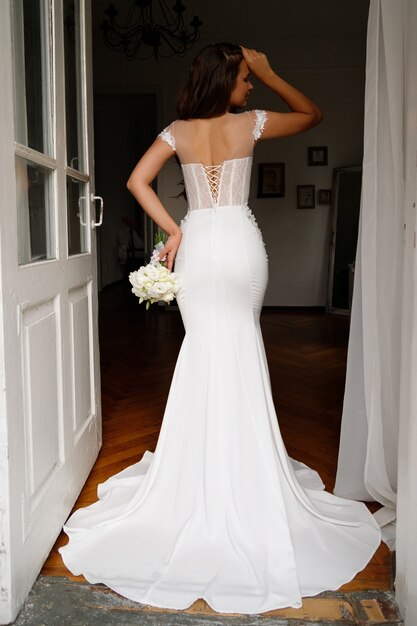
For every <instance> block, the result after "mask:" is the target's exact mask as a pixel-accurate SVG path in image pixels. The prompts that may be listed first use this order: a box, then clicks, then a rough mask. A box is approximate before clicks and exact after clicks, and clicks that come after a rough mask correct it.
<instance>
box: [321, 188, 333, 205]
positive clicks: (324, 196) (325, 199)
mask: <svg viewBox="0 0 417 626" xmlns="http://www.w3.org/2000/svg"><path fill="white" fill-rule="evenodd" d="M318 200H319V204H331V203H332V190H331V189H319V199H318Z"/></svg>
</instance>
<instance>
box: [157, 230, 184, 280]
mask: <svg viewBox="0 0 417 626" xmlns="http://www.w3.org/2000/svg"><path fill="white" fill-rule="evenodd" d="M181 239H182V232H181V229H180V228H179V227H178V230H176V231H175V232H173V233H171V234H170V235H169V237H168V239H167V241H166V243H165V246H164V247H163V248H162V250H161V252H160V253H159V255H158V259H163V258H164V256H165V255H166V259H165V261H164V263H165V267H167V268H168V269H169V271H170V272H172V268H173V265H174V261H175V255H176V254H177V250H178V248H179V247H180V243H181ZM161 262H162V261H161Z"/></svg>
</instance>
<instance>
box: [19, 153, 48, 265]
mask: <svg viewBox="0 0 417 626" xmlns="http://www.w3.org/2000/svg"><path fill="white" fill-rule="evenodd" d="M52 177H53V172H51V171H50V170H48V169H46V168H44V167H41V166H40V165H36V164H35V163H31V162H30V161H27V160H26V159H22V158H20V157H16V181H17V212H18V231H19V246H18V250H19V264H20V265H22V264H25V263H34V262H35V261H41V260H44V259H52V258H55V245H54V244H55V242H54V223H53V222H54V219H53V210H52V191H51V190H52Z"/></svg>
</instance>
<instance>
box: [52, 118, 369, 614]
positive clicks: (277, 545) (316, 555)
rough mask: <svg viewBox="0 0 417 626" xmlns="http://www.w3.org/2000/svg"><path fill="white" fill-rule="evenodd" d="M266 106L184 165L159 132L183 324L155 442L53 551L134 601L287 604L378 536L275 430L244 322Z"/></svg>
mask: <svg viewBox="0 0 417 626" xmlns="http://www.w3.org/2000/svg"><path fill="white" fill-rule="evenodd" d="M266 118H267V114H266V113H265V112H264V111H249V112H246V113H240V114H236V115H233V114H230V115H228V116H227V117H226V118H225V121H224V135H222V137H223V139H224V138H225V145H229V146H233V148H230V157H229V158H228V159H226V160H224V162H223V163H222V165H219V166H215V167H213V166H205V165H203V164H202V163H200V162H199V160H198V157H197V152H198V149H197V147H198V145H199V134H198V132H199V131H197V132H196V131H195V127H193V123H192V121H191V122H187V121H180V120H177V121H175V122H173V123H172V124H171V125H170V127H168V128H166V129H165V130H164V131H163V132H162V133H161V134H160V135H159V137H160V139H161V140H163V141H165V142H167V143H168V144H169V145H170V146H171V148H172V150H173V154H174V151H176V152H177V154H178V156H179V158H180V161H181V163H182V169H183V174H184V180H185V186H186V192H187V198H188V204H189V208H188V212H187V215H186V217H185V219H184V220H183V221H182V223H181V229H182V232H183V237H182V240H181V245H180V247H179V249H178V252H177V256H176V261H175V268H174V269H175V271H176V272H178V273H179V274H180V275H181V277H182V280H183V285H182V287H181V290H180V292H179V293H178V297H177V301H178V305H179V308H180V311H181V315H182V319H183V322H184V326H185V330H186V333H185V337H184V340H183V343H182V346H181V349H180V352H179V355H178V360H177V363H176V367H175V371H174V375H173V379H172V383H171V388H170V392H169V396H168V400H167V404H166V409H165V413H164V418H163V423H162V427H161V432H160V435H159V439H158V443H157V446H156V449H155V451H154V452H153V453H152V452H150V451H147V452H145V454H144V455H143V457H142V459H141V460H140V461H139V462H138V463H136V464H135V465H132V466H130V467H128V468H126V469H125V470H124V471H122V472H120V473H119V474H116V475H115V476H113V477H111V478H110V479H109V480H107V481H106V482H105V483H103V484H101V485H99V487H98V496H99V498H100V499H99V500H98V501H97V502H96V503H94V504H92V505H91V506H89V507H86V508H83V509H79V510H78V511H76V512H75V513H74V514H73V515H72V516H71V517H70V518H69V520H68V521H67V523H66V525H65V527H64V530H65V532H66V533H67V534H68V535H69V538H70V541H69V543H68V544H67V545H66V546H64V547H62V548H60V553H61V555H62V558H63V560H64V562H65V564H66V566H67V567H68V568H69V569H70V570H71V571H72V572H73V574H83V575H84V576H85V578H86V579H87V580H88V581H90V582H92V583H104V584H105V585H107V586H108V587H110V588H112V589H114V590H115V591H117V592H118V593H120V594H121V595H123V596H125V597H127V598H130V599H132V600H135V601H138V602H141V603H144V604H150V605H153V606H158V607H166V608H171V609H184V608H186V607H188V606H190V605H191V604H192V603H193V602H194V601H195V600H196V599H198V598H204V599H205V600H206V601H207V602H208V604H209V605H210V606H211V607H212V608H213V609H214V610H216V611H219V612H223V613H231V612H236V613H259V612H263V611H267V610H271V609H275V608H280V607H286V606H292V607H300V606H301V605H302V596H312V595H316V594H318V593H320V592H321V591H324V590H331V589H338V588H339V587H340V586H341V585H342V584H343V583H346V582H347V581H349V580H351V579H352V578H353V577H354V576H355V574H356V573H357V572H358V571H359V570H361V569H363V567H364V566H365V565H366V564H367V563H368V561H369V560H370V558H371V557H372V555H373V554H374V552H375V550H376V549H377V548H378V545H379V544H380V539H381V535H380V529H379V526H378V524H377V523H376V521H375V520H374V518H373V516H372V515H371V513H370V512H369V511H368V509H367V508H366V506H365V505H364V504H363V503H361V502H355V501H351V500H346V499H342V498H340V497H337V496H335V495H332V494H330V493H327V492H325V491H324V485H323V483H322V482H321V480H320V477H319V476H318V474H317V473H316V472H314V471H313V470H311V469H310V468H308V467H307V466H305V465H303V464H302V463H299V462H297V461H294V460H292V459H290V458H289V457H288V455H287V452H286V449H285V447H284V443H283V441H282V438H281V434H280V431H279V427H278V423H277V417H276V413H275V409H274V404H273V400H272V394H271V386H270V379H269V373H268V365H267V361H266V356H265V351H264V345H263V340H262V334H261V328H260V324H259V316H260V312H261V307H262V302H263V298H264V294H265V289H266V286H267V281H268V259H267V254H266V251H265V247H264V244H263V240H262V235H261V233H260V230H259V228H258V226H257V224H256V221H255V218H254V217H253V215H252V213H251V211H250V210H249V208H248V206H247V199H248V192H249V179H250V173H251V165H252V151H253V146H254V144H255V143H256V141H257V140H258V139H259V138H260V137H261V134H262V130H263V128H264V124H265V120H266ZM193 146H195V148H193ZM312 427H313V425H312Z"/></svg>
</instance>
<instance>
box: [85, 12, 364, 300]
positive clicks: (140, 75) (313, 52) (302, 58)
mask: <svg viewBox="0 0 417 626" xmlns="http://www.w3.org/2000/svg"><path fill="white" fill-rule="evenodd" d="M185 5H186V6H187V7H188V6H191V7H193V6H194V9H193V11H195V12H197V13H198V15H199V16H200V18H201V19H202V21H203V28H202V37H201V39H200V41H199V42H198V43H197V44H196V46H195V48H194V49H193V50H192V51H191V52H190V53H189V54H188V55H187V56H186V57H185V58H177V57H175V58H168V59H161V60H160V61H159V62H158V63H156V62H155V61H154V60H153V59H151V60H148V61H133V62H129V61H127V60H126V59H125V58H124V56H123V55H119V54H118V53H116V52H113V51H111V50H109V49H107V48H106V47H105V46H104V43H103V41H102V36H101V31H100V29H99V23H100V22H101V20H102V19H103V15H104V8H105V7H106V6H107V2H103V1H102V0H99V1H97V2H95V3H94V11H95V15H94V20H95V27H94V38H95V40H94V48H95V88H96V89H97V90H98V91H100V90H102V89H103V88H104V89H106V91H109V90H114V92H126V91H136V92H139V91H141V90H143V91H144V92H149V91H154V92H156V93H157V94H158V97H159V103H158V108H159V110H160V115H159V117H160V124H159V126H160V128H161V129H162V128H163V127H164V126H165V125H166V124H167V123H169V122H170V121H171V120H172V119H175V99H176V94H177V92H178V89H179V87H180V85H181V84H182V83H183V82H184V79H185V76H186V71H187V69H188V66H189V63H190V61H191V59H192V58H193V56H194V54H195V52H197V51H198V50H199V49H200V48H201V47H203V46H204V45H206V44H207V43H211V42H213V41H221V40H227V41H234V42H236V43H243V44H244V45H247V46H249V47H254V48H257V49H260V50H263V51H265V52H266V53H267V54H268V57H269V59H270V61H271V64H272V65H273V67H274V69H275V70H276V71H277V72H278V73H280V74H281V75H282V76H283V78H285V79H286V80H288V81H289V82H292V83H293V84H294V85H295V86H297V87H298V88H300V89H301V90H302V91H305V93H306V94H307V95H309V96H310V97H311V98H312V99H313V100H315V101H316V102H317V104H318V105H319V106H320V108H321V109H322V110H323V113H324V121H323V122H322V123H321V124H320V125H319V126H318V127H316V128H314V129H311V130H310V131H308V132H307V133H304V134H303V135H299V136H296V137H291V138H285V139H282V140H274V141H269V142H262V143H260V144H259V146H258V147H257V149H256V151H255V160H254V171H253V180H252V193H251V197H250V206H251V208H252V209H253V212H254V214H255V216H256V218H257V220H258V223H259V226H260V228H261V230H262V232H263V234H264V239H265V243H266V247H267V250H268V255H269V260H270V280H269V286H268V290H267V294H266V298H265V304H266V305H279V306H324V305H325V302H326V287H327V269H328V246H329V231H330V207H328V206H320V205H317V203H316V208H315V209H314V210H297V208H296V186H297V185H299V184H315V185H316V191H318V189H328V188H330V187H331V184H332V174H333V168H334V167H341V166H348V165H359V164H361V161H362V139H363V96H364V82H365V73H364V67H365V43H366V21H367V13H368V5H369V3H368V0H338V1H337V2H334V0H315V1H314V2H313V1H312V0H264V1H263V2H262V4H261V5H260V4H259V3H258V4H253V5H252V6H249V7H245V9H244V10H242V9H241V7H242V4H241V3H239V2H238V0H229V2H227V3H224V2H221V1H220V0H212V1H211V2H197V1H195V2H194V3H193V2H185ZM119 6H121V3H119ZM255 87H256V89H255V90H254V92H253V94H252V97H251V100H250V103H249V107H250V108H266V109H276V108H279V109H281V110H286V108H285V105H284V106H283V105H282V104H281V102H280V101H279V99H277V98H276V96H274V94H272V93H270V92H269V91H268V90H266V89H265V88H264V87H263V85H260V84H257V85H255ZM311 145H327V146H328V149H329V164H328V166H327V167H308V165H307V147H308V146H311ZM139 156H140V155H139V154H138V158H139ZM268 161H284V162H285V164H286V197H285V198H276V199H257V198H256V189H257V173H258V163H259V162H268ZM180 179H181V174H180V172H179V170H178V167H177V165H176V164H175V162H174V160H172V162H170V163H169V164H168V165H167V166H166V167H165V168H164V170H163V171H162V172H161V174H160V176H159V178H158V189H159V195H160V197H161V200H162V201H163V202H164V204H165V206H166V207H167V209H168V210H169V211H170V212H171V214H172V215H173V217H174V218H175V219H176V220H177V221H179V220H180V219H181V217H182V216H183V215H184V213H185V211H186V205H185V202H184V201H183V200H182V199H173V197H172V196H174V195H175V194H176V193H177V192H178V188H177V186H176V185H177V182H178V181H179V180H180Z"/></svg>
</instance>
